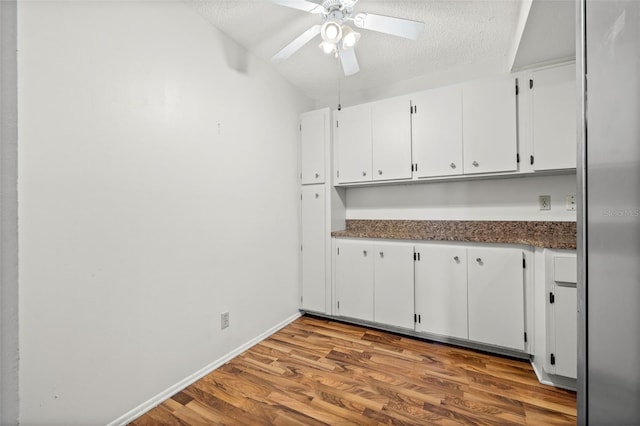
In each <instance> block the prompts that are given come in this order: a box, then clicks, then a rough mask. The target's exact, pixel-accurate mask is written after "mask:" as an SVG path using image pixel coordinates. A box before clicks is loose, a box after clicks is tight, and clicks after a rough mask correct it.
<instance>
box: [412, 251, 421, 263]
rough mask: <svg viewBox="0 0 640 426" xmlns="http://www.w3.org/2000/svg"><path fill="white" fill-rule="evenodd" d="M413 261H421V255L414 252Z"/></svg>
mask: <svg viewBox="0 0 640 426" xmlns="http://www.w3.org/2000/svg"><path fill="white" fill-rule="evenodd" d="M413 260H414V261H416V260H417V261H419V260H420V253H416V252H413Z"/></svg>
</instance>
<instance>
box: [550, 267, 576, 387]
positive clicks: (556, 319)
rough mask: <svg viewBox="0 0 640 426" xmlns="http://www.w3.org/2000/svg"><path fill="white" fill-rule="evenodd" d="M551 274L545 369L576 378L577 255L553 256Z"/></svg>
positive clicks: (552, 372)
mask: <svg viewBox="0 0 640 426" xmlns="http://www.w3.org/2000/svg"><path fill="white" fill-rule="evenodd" d="M549 276H550V279H548V285H547V290H548V291H547V330H546V332H547V359H546V364H545V371H547V373H551V374H557V375H559V376H565V377H571V378H574V379H575V378H576V377H577V360H578V306H577V300H578V291H577V289H576V281H577V279H576V278H577V265H576V256H575V255H559V256H553V263H552V270H551V271H550V274H549Z"/></svg>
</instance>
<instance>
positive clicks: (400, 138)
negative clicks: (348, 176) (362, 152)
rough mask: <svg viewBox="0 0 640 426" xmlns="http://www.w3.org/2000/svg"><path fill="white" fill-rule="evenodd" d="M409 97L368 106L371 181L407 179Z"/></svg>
mask: <svg viewBox="0 0 640 426" xmlns="http://www.w3.org/2000/svg"><path fill="white" fill-rule="evenodd" d="M410 105H411V104H410V102H409V98H404V97H402V98H392V99H387V100H384V101H379V102H374V103H373V104H371V138H372V139H371V142H372V146H373V170H372V171H373V176H372V180H394V179H410V178H411V113H410V110H409V108H410Z"/></svg>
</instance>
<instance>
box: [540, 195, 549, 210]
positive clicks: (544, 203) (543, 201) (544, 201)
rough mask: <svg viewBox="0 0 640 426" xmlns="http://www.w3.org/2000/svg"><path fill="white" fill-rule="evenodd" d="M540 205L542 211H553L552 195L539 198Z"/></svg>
mask: <svg viewBox="0 0 640 426" xmlns="http://www.w3.org/2000/svg"><path fill="white" fill-rule="evenodd" d="M538 205H539V206H540V210H551V195H540V196H538Z"/></svg>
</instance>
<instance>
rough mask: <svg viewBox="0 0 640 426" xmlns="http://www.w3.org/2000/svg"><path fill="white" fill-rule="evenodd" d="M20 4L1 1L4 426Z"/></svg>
mask: <svg viewBox="0 0 640 426" xmlns="http://www.w3.org/2000/svg"><path fill="white" fill-rule="evenodd" d="M17 16H18V15H17V2H16V1H15V0H9V1H7V0H5V1H0V424H1V425H6V426H9V425H14V424H17V422H18V202H17V198H18V192H17V181H18V115H17V112H18V90H17V84H18V82H17V71H18V68H17V57H16V21H17Z"/></svg>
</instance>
